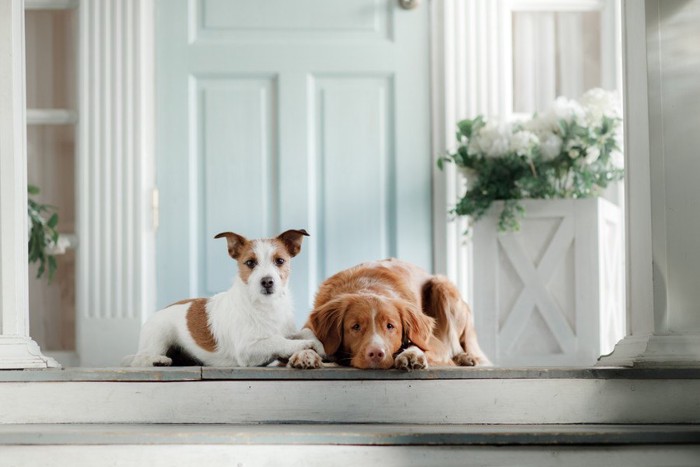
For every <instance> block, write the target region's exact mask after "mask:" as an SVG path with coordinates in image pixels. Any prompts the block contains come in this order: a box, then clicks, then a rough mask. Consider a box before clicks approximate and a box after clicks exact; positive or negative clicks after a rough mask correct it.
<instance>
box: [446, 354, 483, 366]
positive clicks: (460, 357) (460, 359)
mask: <svg viewBox="0 0 700 467" xmlns="http://www.w3.org/2000/svg"><path fill="white" fill-rule="evenodd" d="M452 361H453V362H455V364H456V365H457V366H475V365H477V364H478V363H479V360H478V359H477V358H476V357H475V356H474V355H472V354H468V353H466V352H463V353H459V354H457V355H455V356H454V357H452Z"/></svg>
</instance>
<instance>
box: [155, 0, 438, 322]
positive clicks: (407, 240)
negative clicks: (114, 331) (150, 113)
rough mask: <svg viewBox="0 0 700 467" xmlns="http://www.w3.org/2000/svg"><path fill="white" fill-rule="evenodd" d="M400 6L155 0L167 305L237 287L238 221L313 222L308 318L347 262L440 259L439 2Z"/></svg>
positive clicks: (304, 277)
mask: <svg viewBox="0 0 700 467" xmlns="http://www.w3.org/2000/svg"><path fill="white" fill-rule="evenodd" d="M397 3H398V2H396V1H395V0H353V1H347V0H342V1H339V0H303V1H300V0H295V1H294V2H290V1H289V0H267V1H265V2H260V1H256V0H236V1H215V0H205V1H196V0H190V1H187V0H177V1H173V0H161V1H158V2H157V9H156V13H157V29H156V50H157V53H156V80H157V82H156V91H157V96H156V99H157V101H156V102H157V162H158V167H157V177H158V186H159V189H160V193H161V201H160V205H161V211H160V215H161V224H160V228H159V231H158V239H157V268H158V269H157V281H158V305H159V306H164V305H167V304H168V303H170V302H173V301H176V300H178V299H181V298H183V297H184V296H208V295H212V294H214V293H217V292H219V291H222V290H224V289H226V288H227V287H228V286H229V285H230V284H231V280H232V278H233V276H234V275H235V274H236V266H235V264H234V262H233V261H232V260H231V259H230V258H228V256H227V253H226V246H225V242H224V241H223V240H220V239H219V240H214V239H213V236H214V235H215V234H217V233H219V232H222V231H228V230H231V231H234V232H237V233H239V234H242V235H245V236H247V237H249V238H259V237H263V236H274V235H276V234H278V233H279V232H280V231H283V230H286V229H290V228H305V229H307V230H308V231H309V233H310V234H311V237H310V238H308V239H306V240H305V243H304V246H303V248H302V253H301V254H300V255H299V257H297V258H295V259H294V261H293V264H292V267H293V273H292V279H291V281H292V282H291V287H292V291H293V294H294V296H295V298H296V308H297V321H298V322H299V323H300V324H301V323H302V322H303V321H304V319H305V318H306V316H307V315H308V311H309V309H310V306H311V303H312V301H313V295H314V293H315V290H316V289H317V287H318V285H319V283H320V282H321V281H323V280H324V279H325V278H326V277H328V276H330V275H332V274H334V273H335V272H337V271H339V270H340V269H343V268H346V267H348V266H351V265H353V264H356V263H358V262H361V261H366V260H372V259H378V258H384V257H387V256H399V257H402V258H404V259H407V260H409V261H414V262H416V263H417V264H419V265H421V266H423V267H425V268H428V269H430V268H431V263H432V261H431V259H432V243H431V226H430V222H431V215H430V206H431V187H430V174H431V154H430V145H429V143H430V141H429V131H430V121H429V114H430V108H429V82H428V76H429V68H428V45H429V44H428V11H427V6H425V5H424V6H421V7H420V8H418V9H416V10H413V11H404V10H401V9H400V8H399V7H398V4H397Z"/></svg>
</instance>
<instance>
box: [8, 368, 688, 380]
mask: <svg viewBox="0 0 700 467" xmlns="http://www.w3.org/2000/svg"><path fill="white" fill-rule="evenodd" d="M459 379H474V380H483V379H487V380H493V379H602V380H614V379H625V380H627V379H632V380H659V379H700V368H653V369H652V368H618V367H615V368H612V367H610V368H606V367H595V368H491V367H489V368H484V367H477V368H464V367H444V368H431V369H428V370H418V371H412V372H404V371H399V370H382V371H378V370H358V369H355V368H346V367H329V368H322V369H317V370H294V369H289V368H271V367H268V368H214V367H198V366H195V367H177V368H168V367H160V368H63V369H42V370H0V382H31V381H44V382H51V381H56V382H58V381H76V382H78V381H115V382H119V381H143V382H149V381H198V380H202V381H205V380H220V381H226V380H230V381H265V380H268V381H274V380H294V381H304V380H319V381H322V380H323V381H334V380H341V381H342V380H347V381H352V380H361V381H364V380H402V381H406V380H459Z"/></svg>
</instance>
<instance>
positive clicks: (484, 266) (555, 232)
mask: <svg viewBox="0 0 700 467" xmlns="http://www.w3.org/2000/svg"><path fill="white" fill-rule="evenodd" d="M523 204H524V207H525V211H526V215H525V218H524V219H522V221H521V231H520V232H515V233H499V232H498V231H497V229H498V228H497V225H498V217H497V216H498V213H499V212H500V211H499V209H500V206H501V205H500V203H499V204H497V205H495V206H494V209H492V211H491V212H490V213H489V215H488V216H487V217H485V218H483V219H481V220H480V221H479V222H478V223H477V224H476V225H475V226H474V237H473V241H474V251H475V257H474V261H475V264H474V267H475V270H476V271H480V273H479V274H478V275H477V276H476V277H475V278H474V281H475V289H476V290H478V291H479V294H477V295H476V297H475V301H474V309H475V310H477V313H476V315H475V316H476V327H477V331H478V333H479V339H480V341H481V343H482V347H483V349H484V352H486V354H487V355H488V356H489V358H490V359H491V360H492V361H494V363H496V364H497V365H505V366H518V365H525V366H531V365H556V364H567V365H591V364H593V363H594V362H595V361H596V359H597V357H598V356H599V355H600V354H601V353H608V352H609V351H610V350H612V346H613V345H614V344H615V343H616V342H617V341H618V340H619V339H620V338H622V337H623V336H624V335H625V327H624V321H625V319H624V318H625V313H624V301H623V298H622V295H623V290H624V288H623V284H622V280H621V279H622V277H621V266H622V262H621V256H620V255H621V252H620V250H621V248H622V227H621V219H622V217H621V216H622V213H621V212H620V210H619V208H618V207H617V206H615V205H613V204H612V203H609V202H608V201H605V200H603V199H586V200H528V201H525V202H524V203H523Z"/></svg>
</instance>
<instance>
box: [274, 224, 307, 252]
mask: <svg viewBox="0 0 700 467" xmlns="http://www.w3.org/2000/svg"><path fill="white" fill-rule="evenodd" d="M308 236H309V233H308V232H307V231H306V230H304V229H299V230H287V231H286V232H282V233H281V234H279V235H278V236H277V239H278V240H280V241H281V242H282V243H284V246H285V247H286V248H287V251H288V252H289V255H290V256H291V257H292V258H293V257H295V256H296V255H298V254H299V252H300V251H301V242H302V240H304V237H308Z"/></svg>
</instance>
